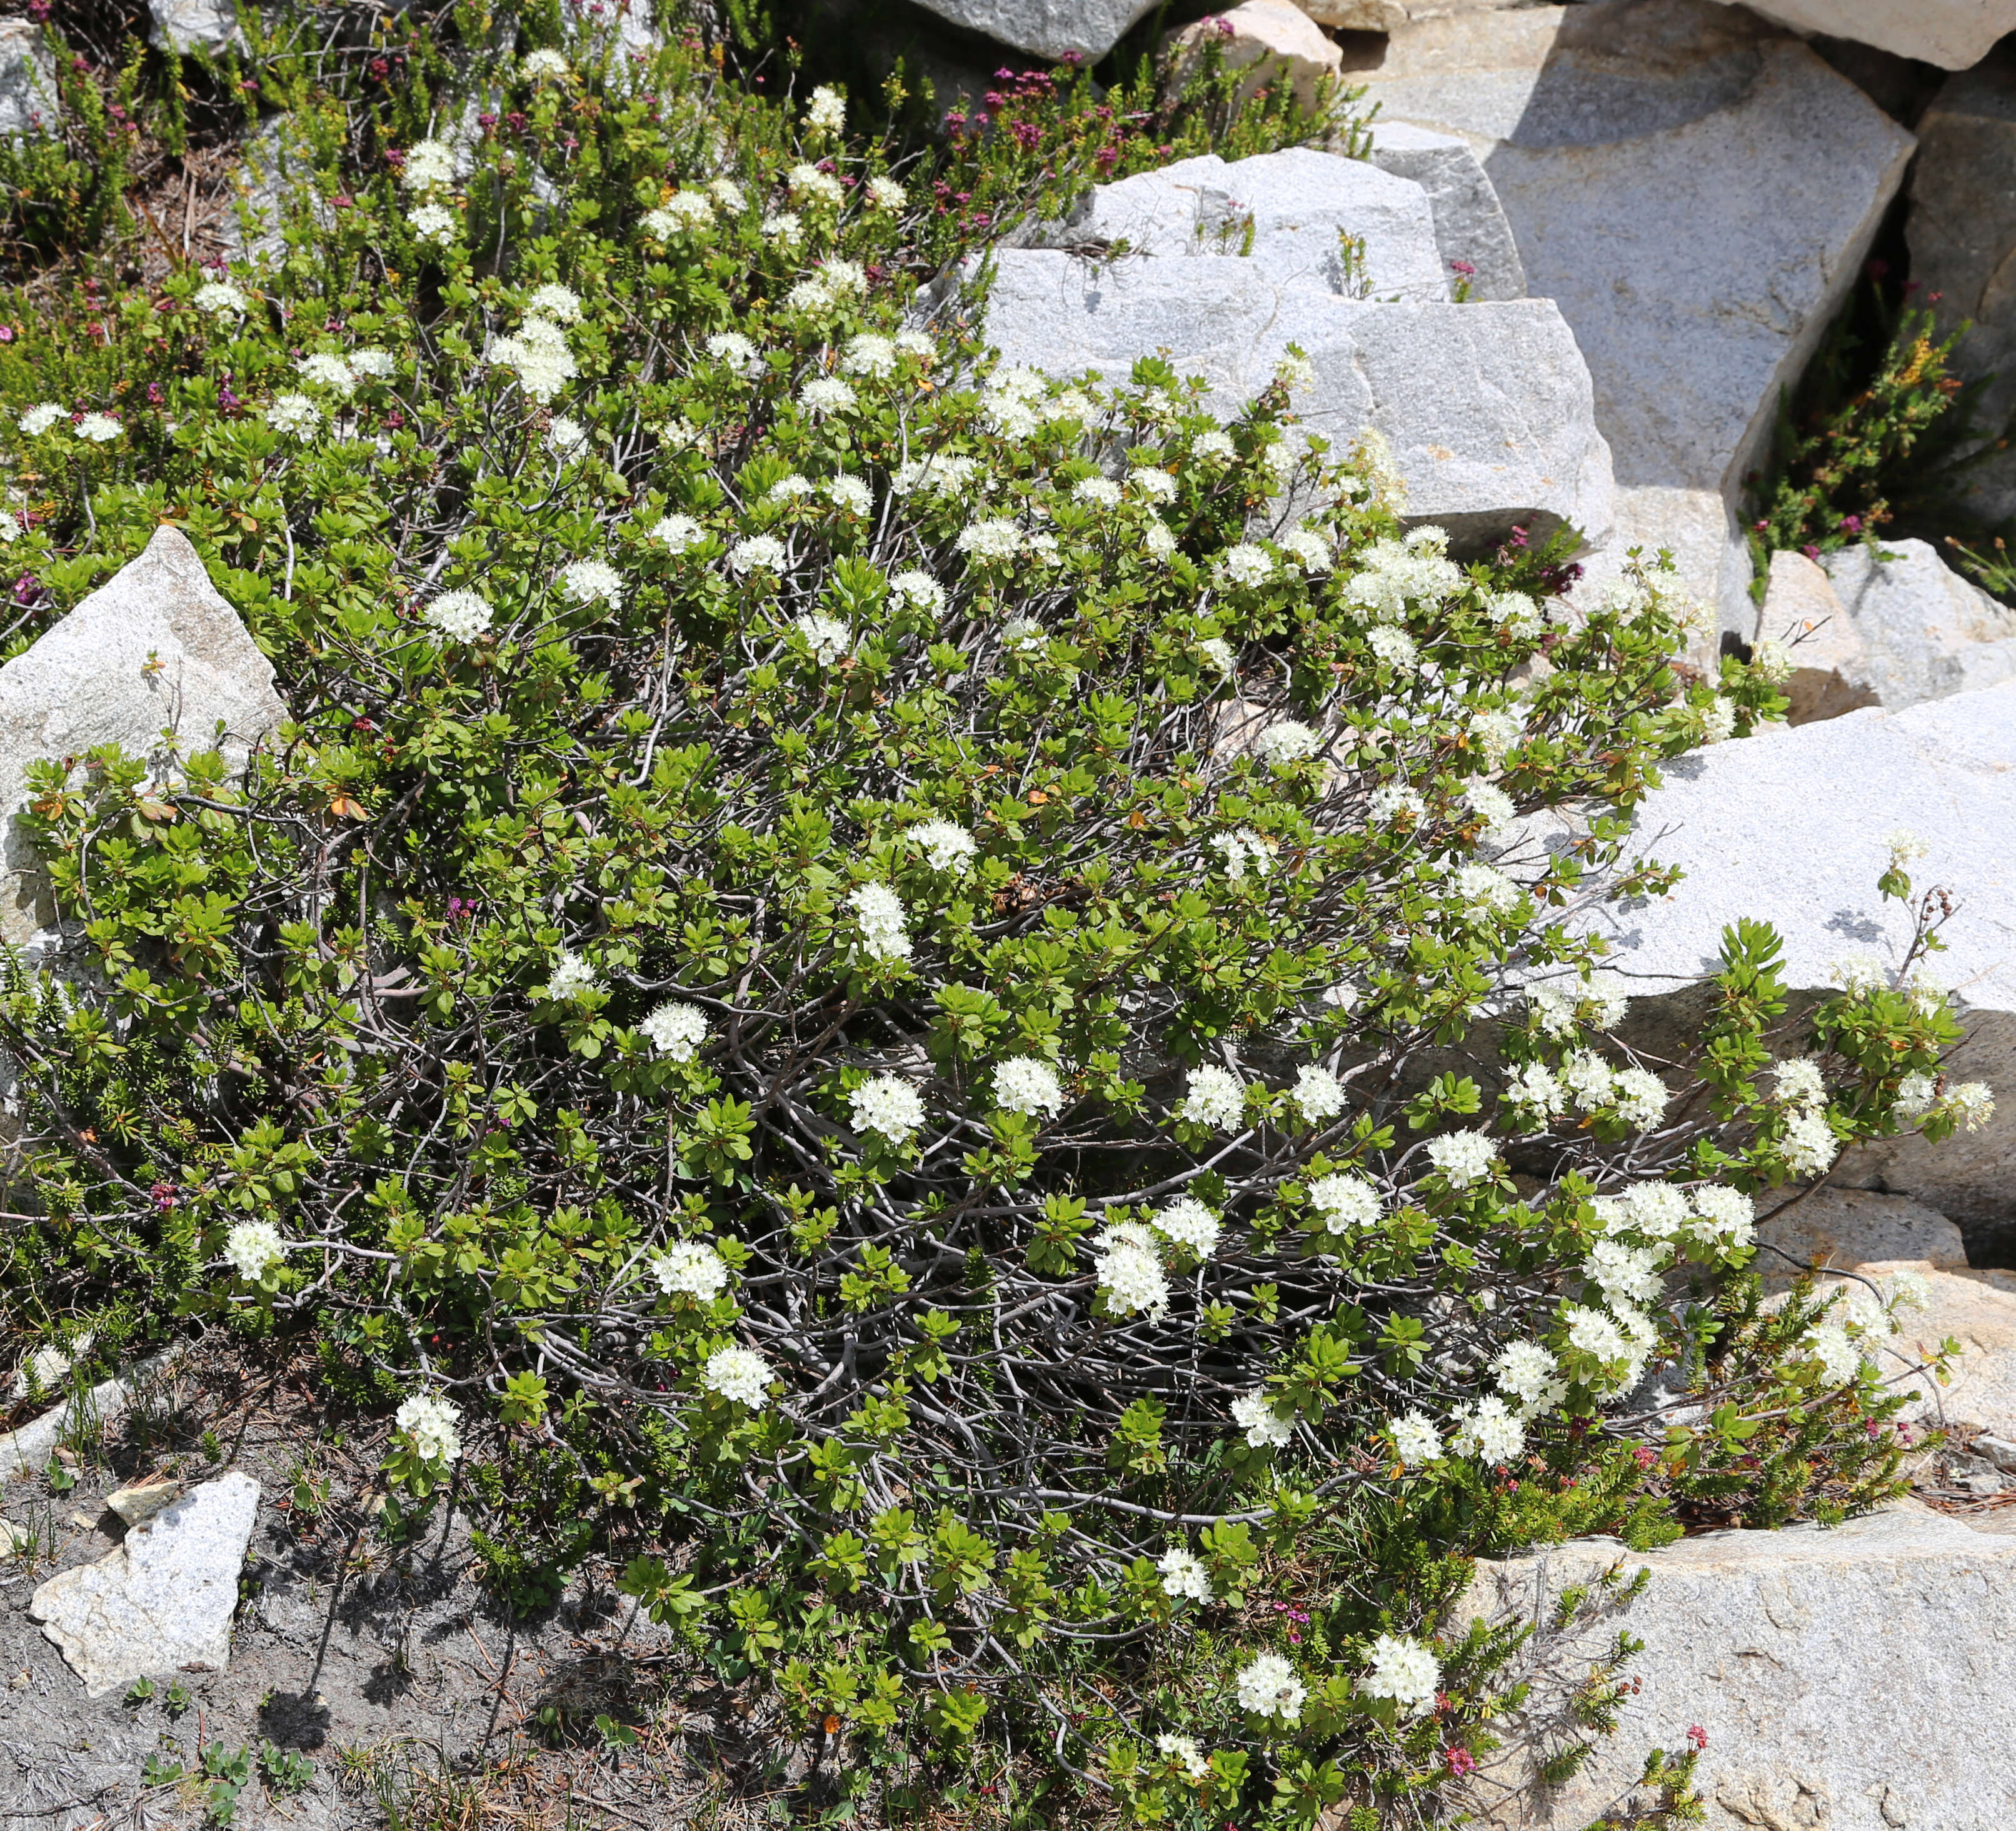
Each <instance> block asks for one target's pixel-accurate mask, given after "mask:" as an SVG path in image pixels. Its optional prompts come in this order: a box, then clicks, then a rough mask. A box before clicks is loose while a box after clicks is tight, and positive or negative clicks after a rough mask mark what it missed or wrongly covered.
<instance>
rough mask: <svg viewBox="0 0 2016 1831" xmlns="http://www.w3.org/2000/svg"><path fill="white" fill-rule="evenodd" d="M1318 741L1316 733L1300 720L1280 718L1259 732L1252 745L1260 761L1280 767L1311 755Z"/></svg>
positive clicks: (1314, 752) (1313, 753)
mask: <svg viewBox="0 0 2016 1831" xmlns="http://www.w3.org/2000/svg"><path fill="white" fill-rule="evenodd" d="M1319 742H1320V740H1319V739H1318V737H1317V736H1316V733H1315V732H1313V731H1312V730H1311V729H1310V728H1309V726H1307V725H1304V724H1303V723H1301V721H1300V720H1298V719H1294V718H1281V719H1276V721H1275V722H1274V723H1273V724H1272V725H1269V726H1268V727H1267V728H1266V729H1265V731H1263V732H1261V734H1260V736H1258V738H1257V739H1255V741H1254V745H1253V747H1254V749H1255V750H1257V751H1258V752H1259V754H1260V757H1261V759H1262V761H1264V762H1266V763H1269V764H1272V765H1273V767H1274V768H1276V769H1280V768H1284V767H1285V766H1286V765H1287V764H1291V763H1299V762H1301V761H1302V759H1303V758H1304V757H1313V756H1314V755H1315V754H1316V747H1317V745H1318V743H1319Z"/></svg>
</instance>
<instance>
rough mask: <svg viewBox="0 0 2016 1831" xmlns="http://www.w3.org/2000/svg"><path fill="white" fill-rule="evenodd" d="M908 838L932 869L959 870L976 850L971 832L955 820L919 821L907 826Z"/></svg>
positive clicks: (976, 852) (974, 854) (976, 846)
mask: <svg viewBox="0 0 2016 1831" xmlns="http://www.w3.org/2000/svg"><path fill="white" fill-rule="evenodd" d="M910 839H911V842H912V843H913V844H915V845H916V847H918V848H919V850H920V851H922V852H923V854H924V862H925V863H927V865H930V866H931V869H933V870H934V871H956V870H959V869H962V868H963V866H964V865H965V864H966V862H967V860H968V859H969V858H974V857H975V856H976V855H977V854H978V852H979V851H980V847H979V846H978V844H977V843H976V842H975V841H974V836H973V835H972V834H971V833H969V832H967V829H965V828H964V827H963V826H960V825H959V822H957V821H956V820H920V821H919V822H917V824H916V826H913V827H912V828H911V829H910Z"/></svg>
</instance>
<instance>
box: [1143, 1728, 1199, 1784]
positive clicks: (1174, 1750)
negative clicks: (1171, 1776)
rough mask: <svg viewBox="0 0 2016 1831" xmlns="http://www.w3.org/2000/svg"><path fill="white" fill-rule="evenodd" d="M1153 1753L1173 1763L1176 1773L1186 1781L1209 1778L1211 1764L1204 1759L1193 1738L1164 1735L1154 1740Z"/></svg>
mask: <svg viewBox="0 0 2016 1831" xmlns="http://www.w3.org/2000/svg"><path fill="white" fill-rule="evenodd" d="M1155 1752H1156V1753H1157V1754H1159V1755H1161V1757H1162V1758H1163V1759H1164V1760H1165V1761H1173V1762H1175V1764H1176V1771H1177V1772H1179V1773H1180V1774H1181V1775H1183V1778H1184V1779H1186V1780H1203V1779H1208V1778H1209V1777H1210V1774H1211V1763H1210V1762H1209V1761H1206V1760H1205V1759H1204V1750H1202V1749H1201V1748H1199V1747H1198V1746H1197V1742H1196V1739H1195V1738H1194V1737H1192V1736H1175V1735H1169V1734H1164V1735H1161V1736H1157V1737H1156V1738H1155Z"/></svg>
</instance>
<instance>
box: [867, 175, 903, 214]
mask: <svg viewBox="0 0 2016 1831" xmlns="http://www.w3.org/2000/svg"><path fill="white" fill-rule="evenodd" d="M865 189H866V191H867V192H868V200H869V203H873V205H874V206H875V207H876V208H877V209H878V210H901V209H902V207H903V206H904V205H905V203H909V200H910V193H909V192H908V191H906V190H905V189H903V187H902V185H899V184H898V183H897V182H896V181H895V179H894V178H870V179H869V181H868V183H867V185H866V187H865Z"/></svg>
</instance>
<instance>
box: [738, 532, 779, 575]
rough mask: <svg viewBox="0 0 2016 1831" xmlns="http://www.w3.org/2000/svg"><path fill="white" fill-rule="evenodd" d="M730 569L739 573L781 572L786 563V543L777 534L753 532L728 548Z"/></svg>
mask: <svg viewBox="0 0 2016 1831" xmlns="http://www.w3.org/2000/svg"><path fill="white" fill-rule="evenodd" d="M728 563H729V569H730V570H733V571H734V572H737V573H751V572H780V571H782V570H783V565H784V543H783V541H780V540H779V539H778V538H777V537H776V535H775V534H751V536H750V537H749V538H748V539H747V540H746V541H736V543H735V545H733V546H732V547H730V548H729V549H728Z"/></svg>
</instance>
